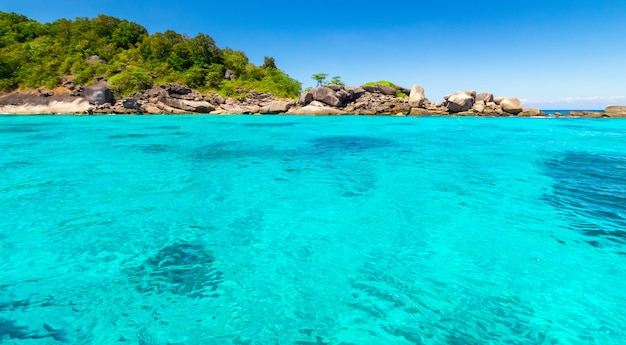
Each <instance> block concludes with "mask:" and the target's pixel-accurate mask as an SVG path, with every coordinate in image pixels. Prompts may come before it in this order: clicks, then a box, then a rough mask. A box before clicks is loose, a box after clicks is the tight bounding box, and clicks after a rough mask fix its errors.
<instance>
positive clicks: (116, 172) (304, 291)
mask: <svg viewBox="0 0 626 345" xmlns="http://www.w3.org/2000/svg"><path fill="white" fill-rule="evenodd" d="M0 150H1V152H2V154H1V155H0V174H1V178H0V214H1V215H2V217H0V343H4V342H6V343H8V344H62V343H67V344H112V343H129V344H299V345H305V344H502V343H509V344H619V343H622V342H623V339H626V328H624V326H623V325H624V324H626V313H624V312H623V311H624V310H626V265H625V263H626V121H621V120H619V119H614V120H608V119H516V118H466V117H463V118H454V117H443V118H435V117H433V118H411V117H358V116H353V117H350V116H346V117H293V116H134V117H126V116H119V117H117V116H102V117H80V116H78V117H70V116H67V117H66V116H48V117H45V116H43V117H41V116H35V117H18V116H4V117H0Z"/></svg>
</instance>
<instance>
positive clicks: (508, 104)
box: [500, 97, 524, 115]
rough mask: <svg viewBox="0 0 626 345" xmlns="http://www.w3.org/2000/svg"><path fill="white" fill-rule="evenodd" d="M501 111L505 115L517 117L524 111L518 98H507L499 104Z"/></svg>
mask: <svg viewBox="0 0 626 345" xmlns="http://www.w3.org/2000/svg"><path fill="white" fill-rule="evenodd" d="M500 106H501V107H502V110H503V111H504V112H506V113H509V114H513V115H517V114H519V113H521V112H522V110H524V108H523V107H522V101H520V100H519V98H515V97H507V98H505V99H503V100H502V101H501V102H500Z"/></svg>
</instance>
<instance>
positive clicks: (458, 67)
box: [0, 0, 626, 109]
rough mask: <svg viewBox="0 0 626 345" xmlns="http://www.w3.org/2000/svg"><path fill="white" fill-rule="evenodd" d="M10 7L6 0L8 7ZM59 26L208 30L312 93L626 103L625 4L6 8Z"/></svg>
mask: <svg viewBox="0 0 626 345" xmlns="http://www.w3.org/2000/svg"><path fill="white" fill-rule="evenodd" d="M7 2H8V3H7ZM0 10H1V11H9V12H17V13H20V14H23V15H26V16H27V17H29V18H32V19H35V20H38V21H41V22H51V21H54V20H56V19H59V18H68V19H74V18H76V17H89V18H92V17H95V16H97V15H98V14H101V13H102V14H107V15H111V16H115V17H118V18H121V19H128V20H131V21H135V22H137V23H139V24H141V25H143V26H145V27H146V28H147V29H148V31H149V32H150V33H154V32H159V31H161V32H162V31H165V30H168V29H171V30H174V31H177V32H180V33H185V34H188V35H190V36H194V35H196V34H197V33H199V32H202V33H205V34H208V35H210V36H211V37H213V38H214V39H215V41H216V42H217V44H218V46H219V47H220V48H225V47H230V48H232V49H235V50H242V51H244V52H245V53H246V54H247V55H248V57H249V58H250V60H251V61H252V62H253V63H255V64H257V65H259V64H261V63H262V62H263V57H264V56H266V55H269V56H273V57H274V58H275V60H276V64H277V65H278V67H279V68H281V69H282V70H284V71H285V72H286V73H288V74H289V75H290V76H291V77H293V78H295V79H297V80H299V81H301V82H302V84H303V87H307V86H314V84H315V81H314V80H313V79H312V78H311V75H312V74H314V73H327V74H329V75H330V76H334V75H338V76H341V78H342V80H343V81H344V82H346V84H348V85H360V84H363V83H365V82H368V81H376V80H381V79H386V80H390V81H392V82H394V83H396V84H398V85H402V86H405V87H411V86H412V85H413V84H419V85H422V86H423V87H424V88H425V90H426V97H428V98H429V99H430V100H431V101H432V102H436V101H441V100H442V99H443V96H444V95H446V94H449V93H452V92H454V91H457V90H470V89H473V90H477V91H478V92H492V93H494V94H495V95H496V97H497V96H514V97H519V98H521V99H523V100H524V105H525V106H527V107H538V108H542V109H603V108H604V107H605V106H607V105H610V104H626V3H625V2H624V1H623V0H611V1H604V0H594V1H551V0H543V1H490V0H485V1H482V2H471V1H456V0H449V1H445V2H436V1H419V0H414V1H396V2H385V1H375V2H371V1H326V2H321V1H319V2H316V1H305V2H294V1H290V2H288V1H273V2H267V1H250V2H249V1H206V0H205V1H185V0H181V1H178V2H172V1H162V0H151V1H144V0H135V1H118V0H110V1H84V0H81V1H74V0H68V1H61V2H58V1H57V2H50V1H39V0H37V1H29V0H21V1H4V2H3V3H0Z"/></svg>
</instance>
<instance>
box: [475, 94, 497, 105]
mask: <svg viewBox="0 0 626 345" xmlns="http://www.w3.org/2000/svg"><path fill="white" fill-rule="evenodd" d="M478 101H483V102H485V104H487V103H489V102H493V93H489V92H481V93H479V94H477V95H476V102H478Z"/></svg>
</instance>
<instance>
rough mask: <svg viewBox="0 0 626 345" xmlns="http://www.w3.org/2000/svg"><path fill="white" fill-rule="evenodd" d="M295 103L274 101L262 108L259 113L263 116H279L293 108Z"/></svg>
mask: <svg viewBox="0 0 626 345" xmlns="http://www.w3.org/2000/svg"><path fill="white" fill-rule="evenodd" d="M293 106H294V103H293V102H284V101H272V102H270V104H268V105H266V106H264V107H261V109H260V110H259V113H261V114H279V113H284V112H286V111H287V110H289V108H291V107H293Z"/></svg>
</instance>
